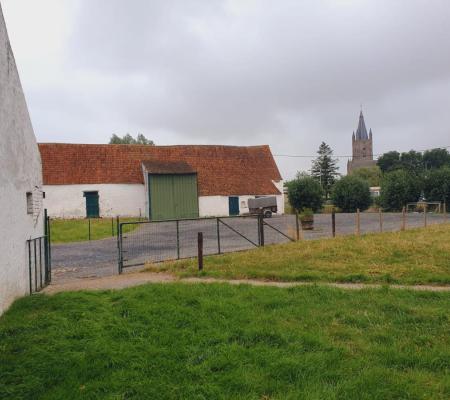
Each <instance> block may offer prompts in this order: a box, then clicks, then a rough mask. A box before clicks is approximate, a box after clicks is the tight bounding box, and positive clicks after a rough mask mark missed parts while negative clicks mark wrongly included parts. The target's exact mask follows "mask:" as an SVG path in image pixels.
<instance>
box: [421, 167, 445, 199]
mask: <svg viewBox="0 0 450 400" xmlns="http://www.w3.org/2000/svg"><path fill="white" fill-rule="evenodd" d="M423 191H424V194H425V198H426V199H427V200H429V201H442V202H445V203H446V204H447V207H450V168H449V167H444V168H440V169H434V170H432V171H429V172H427V174H426V175H425V178H424V182H423Z"/></svg>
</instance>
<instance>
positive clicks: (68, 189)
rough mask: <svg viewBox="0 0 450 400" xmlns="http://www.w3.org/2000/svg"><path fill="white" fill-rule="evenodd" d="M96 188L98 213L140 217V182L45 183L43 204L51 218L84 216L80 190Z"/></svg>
mask: <svg viewBox="0 0 450 400" xmlns="http://www.w3.org/2000/svg"><path fill="white" fill-rule="evenodd" d="M93 191H98V194H99V205H100V216H101V217H115V216H122V217H140V216H142V217H144V216H145V215H146V204H147V201H146V197H147V196H146V194H145V186H144V185H142V184H98V185H97V184H96V185H45V186H44V192H45V200H44V205H45V208H47V210H48V215H49V216H50V217H51V218H85V217H86V199H85V197H84V196H83V194H84V192H93Z"/></svg>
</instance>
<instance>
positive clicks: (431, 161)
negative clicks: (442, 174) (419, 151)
mask: <svg viewBox="0 0 450 400" xmlns="http://www.w3.org/2000/svg"><path fill="white" fill-rule="evenodd" d="M423 162H424V164H425V169H435V168H441V167H444V166H448V167H450V153H449V152H448V150H447V149H433V150H427V151H425V153H423Z"/></svg>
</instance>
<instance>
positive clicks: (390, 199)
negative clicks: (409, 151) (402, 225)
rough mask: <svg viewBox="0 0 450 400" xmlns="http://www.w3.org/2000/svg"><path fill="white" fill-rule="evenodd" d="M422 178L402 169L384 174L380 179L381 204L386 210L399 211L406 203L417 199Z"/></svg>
mask: <svg viewBox="0 0 450 400" xmlns="http://www.w3.org/2000/svg"><path fill="white" fill-rule="evenodd" d="M421 181H422V179H421V178H420V177H418V176H417V175H412V174H409V173H408V172H406V171H404V170H398V171H393V172H390V173H388V174H386V175H385V176H384V177H383V179H382V181H381V199H380V201H381V206H382V207H383V208H384V209H385V210H388V211H400V210H401V209H402V208H403V207H404V206H405V205H406V203H411V202H416V201H418V200H419V197H420V192H421V190H422V182H421Z"/></svg>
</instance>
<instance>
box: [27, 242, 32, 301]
mask: <svg viewBox="0 0 450 400" xmlns="http://www.w3.org/2000/svg"><path fill="white" fill-rule="evenodd" d="M27 242H28V275H29V278H30V295H31V294H33V279H32V276H31V240H28V241H27Z"/></svg>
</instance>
